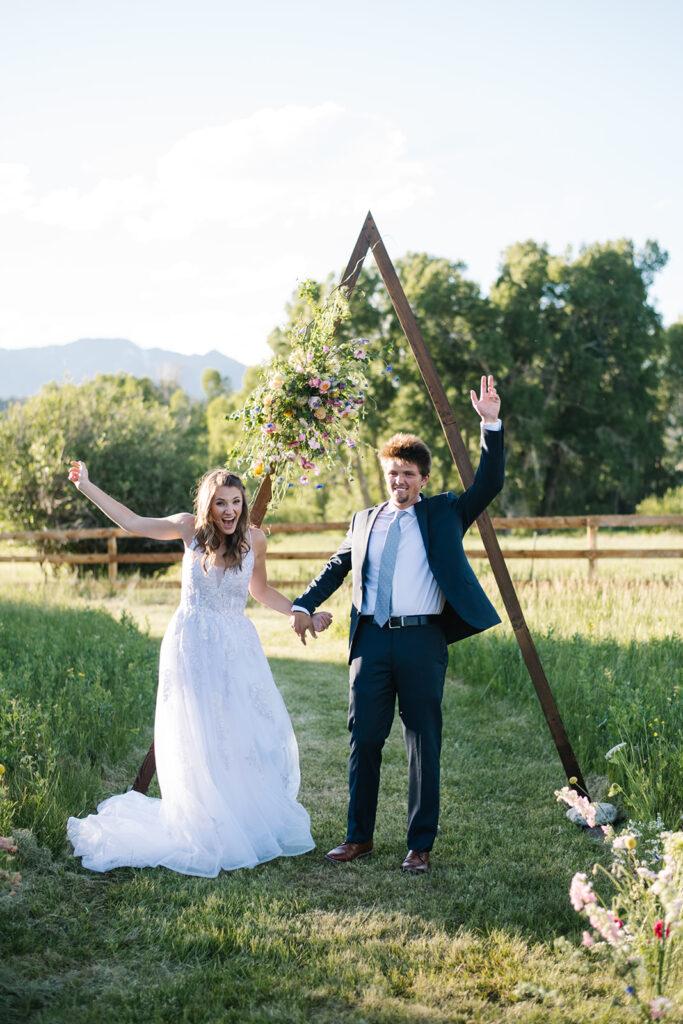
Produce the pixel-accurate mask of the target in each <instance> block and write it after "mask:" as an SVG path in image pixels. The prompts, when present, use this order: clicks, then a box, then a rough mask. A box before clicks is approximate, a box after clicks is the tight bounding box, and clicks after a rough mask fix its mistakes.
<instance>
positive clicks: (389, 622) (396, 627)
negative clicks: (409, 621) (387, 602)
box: [388, 615, 403, 629]
mask: <svg viewBox="0 0 683 1024" xmlns="http://www.w3.org/2000/svg"><path fill="white" fill-rule="evenodd" d="M392 619H398V620H399V623H398V626H392V625H391V620H392ZM402 625H403V616H402V615H390V616H389V621H388V626H389V629H400V628H401V626H402Z"/></svg>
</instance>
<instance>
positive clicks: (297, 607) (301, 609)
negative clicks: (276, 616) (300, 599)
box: [292, 604, 311, 618]
mask: <svg viewBox="0 0 683 1024" xmlns="http://www.w3.org/2000/svg"><path fill="white" fill-rule="evenodd" d="M292 612H303V613H304V615H308V617H309V618H310V616H311V613H310V612H309V610H308V608H304V607H303V606H302V605H300V604H293V605H292Z"/></svg>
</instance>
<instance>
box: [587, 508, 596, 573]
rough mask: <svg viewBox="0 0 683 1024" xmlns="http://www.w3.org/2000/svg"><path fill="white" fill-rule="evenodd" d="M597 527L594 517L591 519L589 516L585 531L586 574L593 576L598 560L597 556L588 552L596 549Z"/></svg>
mask: <svg viewBox="0 0 683 1024" xmlns="http://www.w3.org/2000/svg"><path fill="white" fill-rule="evenodd" d="M598 529H599V527H598V524H597V523H596V521H595V519H593V518H592V517H591V516H589V517H588V519H587V520H586V533H587V535H588V551H589V555H588V575H589V577H591V576H593V575H594V574H595V570H596V567H597V561H598V560H597V558H596V557H595V556H594V555H591V554H590V552H591V551H595V550H596V549H597V546H598Z"/></svg>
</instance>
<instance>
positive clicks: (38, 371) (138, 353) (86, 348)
mask: <svg viewBox="0 0 683 1024" xmlns="http://www.w3.org/2000/svg"><path fill="white" fill-rule="evenodd" d="M207 368H210V369H212V370H218V372H219V373H220V374H221V376H222V377H229V378H230V382H231V384H232V387H233V390H234V391H239V390H240V388H241V386H242V377H243V376H244V371H245V370H246V366H245V365H244V364H243V363H238V362H237V360H236V359H230V357H229V356H224V355H223V354H222V353H221V352H217V351H216V350H215V349H214V350H213V351H211V352H207V353H206V354H205V355H191V356H188V355H183V354H182V353H181V352H171V351H169V350H167V349H163V348H140V346H139V345H136V344H134V342H132V341H127V340H126V339H124V338H81V339H80V340H79V341H72V342H71V343H69V344H67V345H45V346H43V347H40V348H24V349H9V348H0V398H27V397H28V396H29V395H33V394H35V393H36V391H39V390H40V388H41V387H42V386H43V384H48V383H50V381H57V383H61V382H62V381H64V380H65V378H68V379H70V380H72V381H74V382H75V383H77V384H79V383H80V382H81V381H83V380H86V379H89V378H92V377H95V376H96V375H97V374H98V373H130V374H132V375H133V376H134V377H150V378H151V379H152V380H154V381H157V382H159V381H161V380H172V381H177V383H178V385H179V386H180V387H181V388H183V390H184V391H187V393H188V394H189V395H192V396H193V397H194V398H200V397H202V395H203V392H202V383H201V382H202V374H203V372H204V370H206V369H207Z"/></svg>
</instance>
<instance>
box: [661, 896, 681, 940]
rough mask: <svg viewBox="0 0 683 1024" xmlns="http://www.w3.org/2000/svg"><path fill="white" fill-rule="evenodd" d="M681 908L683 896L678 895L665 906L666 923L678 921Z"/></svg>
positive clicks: (670, 923)
mask: <svg viewBox="0 0 683 1024" xmlns="http://www.w3.org/2000/svg"><path fill="white" fill-rule="evenodd" d="M681 909H683V898H681V897H680V896H679V897H677V899H675V900H672V901H671V903H670V904H669V906H668V908H667V911H666V918H665V921H666V923H667V925H672V924H676V923H677V922H678V920H679V918H680V916H681ZM667 934H668V930H667Z"/></svg>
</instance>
